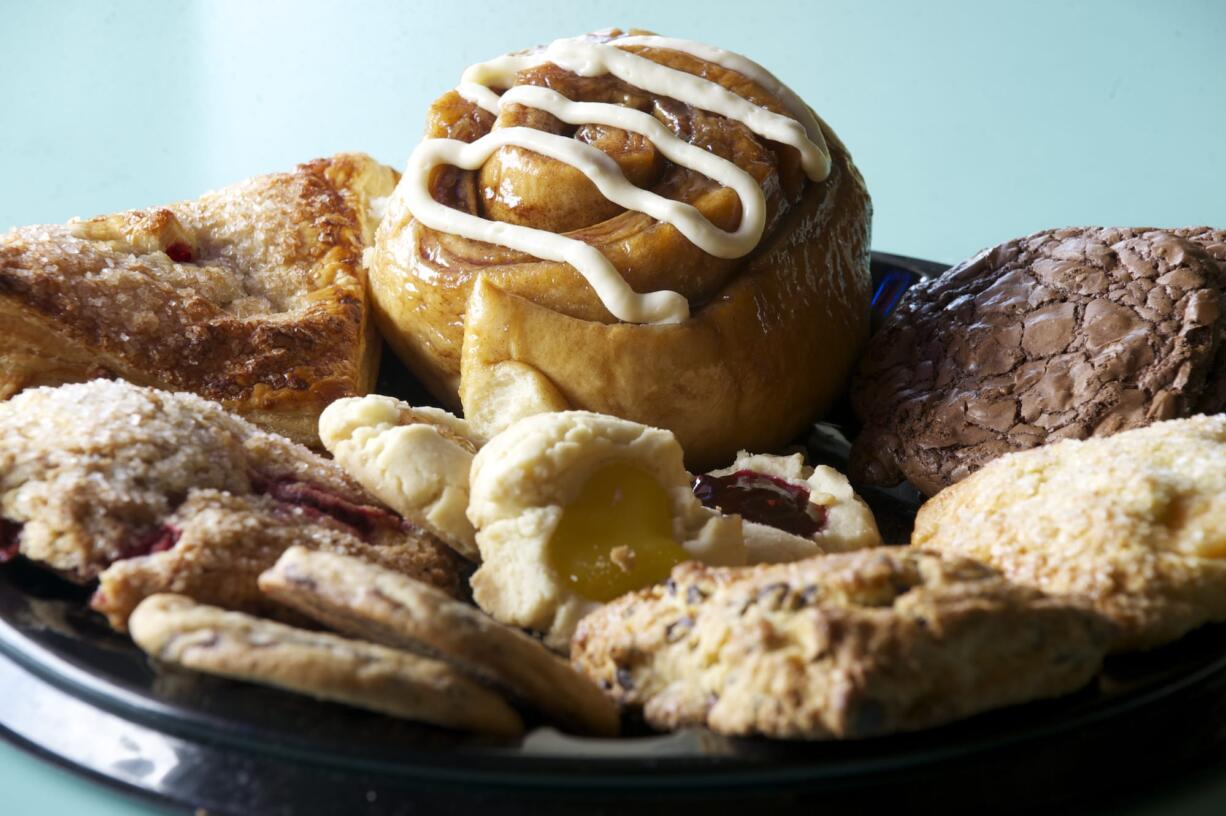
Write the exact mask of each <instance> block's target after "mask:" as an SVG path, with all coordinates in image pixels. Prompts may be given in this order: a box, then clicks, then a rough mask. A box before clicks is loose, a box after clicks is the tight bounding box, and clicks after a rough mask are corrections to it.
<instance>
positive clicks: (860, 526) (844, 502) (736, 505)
mask: <svg viewBox="0 0 1226 816" xmlns="http://www.w3.org/2000/svg"><path fill="white" fill-rule="evenodd" d="M694 495H695V496H697V497H698V498H699V500H701V501H702V503H703V504H705V505H706V506H708V507H712V508H715V509H717V510H719V511H720V512H723V513H736V514H738V515H740V516H741V518H742V520H743V522H744V531H745V550H746V553H747V556H748V557H747V563H750V564H779V563H783V562H784V561H799V560H800V559H802V558H809V557H811V556H814V555H818V554H820V553H827V552H847V551H848V550H860V549H864V548H865V547H876V546H879V545H880V544H881V535H880V533H878V532H877V522H876V521H875V520H874V519H873V512H872V511H871V510H869V508H868V505H867V504H865V503H864V501H863V500H862V499H861V498H860V497H859V496H857V495H856V493H855V491H854V490H852V488H851V485H850V484H849V483H848V481H847V477H846V476H844V475H843V474H842V473H839V472H838V471H837V470H835V469H834V468H832V467H828V466H826V465H819V466H818V467H815V468H813V467H809V466H808V465H806V464H805V458H804V455H803V454H800V453H794V454H792V455H791V456H774V455H771V454H761V453H760V454H750V453H748V452H746V451H741V452H740V453H739V454H737V457H736V461H734V462H733V463H732V465H731V466H729V467H726V468H723V469H722V470H713V471H711V472H710V473H704V474H702V475H701V476H698V477H697V478H696V479H695V480H694Z"/></svg>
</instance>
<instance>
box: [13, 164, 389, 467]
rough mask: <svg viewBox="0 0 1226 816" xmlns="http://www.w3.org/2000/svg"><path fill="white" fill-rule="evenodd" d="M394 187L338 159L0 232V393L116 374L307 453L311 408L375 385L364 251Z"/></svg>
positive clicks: (375, 167) (378, 170) (312, 440)
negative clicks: (224, 413)
mask: <svg viewBox="0 0 1226 816" xmlns="http://www.w3.org/2000/svg"><path fill="white" fill-rule="evenodd" d="M396 179H397V174H396V172H395V171H394V170H392V169H391V168H389V167H385V166H383V165H381V164H379V163H378V162H376V161H374V160H373V159H371V158H370V157H369V156H365V155H362V154H356V153H355V154H341V155H338V156H334V157H332V158H330V159H318V160H316V161H311V162H307V163H305V164H301V165H299V166H298V167H297V168H295V169H294V170H293V171H291V172H288V173H274V174H271V175H266V176H259V177H257V178H253V179H249V180H247V181H244V182H241V183H239V184H235V185H233V186H231V187H226V188H224V189H222V190H218V191H216V192H211V193H207V194H205V195H203V196H201V197H200V198H198V199H196V200H194V201H184V202H180V203H177V204H170V205H167V206H165V207H155V208H151V209H147V210H132V211H129V212H123V213H117V214H115V215H106V216H100V217H97V218H91V219H88V220H83V221H82V220H74V221H70V222H69V223H67V224H62V225H42V226H31V227H21V228H18V229H15V230H13V231H12V232H9V233H8V234H6V235H3V236H0V399H5V398H8V397H10V396H12V395H13V394H15V393H17V392H19V391H21V390H22V389H25V388H30V387H33V386H39V385H60V384H62V383H70V382H81V381H84V380H90V379H94V378H96V377H119V378H122V379H125V380H129V381H131V382H135V383H139V384H142V385H152V386H157V387H160V388H166V389H170V390H176V391H193V392H195V393H197V394H200V395H201V396H204V397H207V398H209V399H212V400H216V401H218V402H221V403H222V404H224V405H225V406H226V407H227V408H230V409H231V410H234V411H237V412H238V413H240V414H243V415H244V416H246V417H247V418H248V419H250V420H251V421H253V422H255V423H256V424H257V425H260V426H262V427H264V428H267V429H269V430H272V431H276V432H277V433H281V434H283V435H285V436H288V437H290V438H291V439H294V440H295V441H298V442H302V443H304V444H309V445H313V446H314V445H318V436H317V435H316V422H317V420H318V417H319V413H320V411H322V410H323V408H324V407H325V406H326V405H327V404H328V403H330V402H331V401H332V400H334V399H337V398H338V397H343V396H348V395H352V394H364V393H366V392H367V391H368V390H369V389H370V387H371V385H372V384H373V382H374V377H375V373H376V367H377V364H378V338H377V336H376V334H375V331H374V328H373V324H372V321H371V318H370V310H369V307H368V303H367V294H366V271H365V267H364V266H363V262H362V254H363V251H364V249H365V247H366V246H367V244H368V242H370V241H371V239H372V238H373V234H374V230H375V227H376V226H377V223H378V220H377V216H378V212H379V210H380V202H381V200H382V198H383V197H385V196H387V195H388V194H390V193H391V191H392V189H393V187H394V186H395V183H396Z"/></svg>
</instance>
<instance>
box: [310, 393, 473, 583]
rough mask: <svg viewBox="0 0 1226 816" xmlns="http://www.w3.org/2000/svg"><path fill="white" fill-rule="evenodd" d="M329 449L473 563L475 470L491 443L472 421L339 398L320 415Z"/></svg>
mask: <svg viewBox="0 0 1226 816" xmlns="http://www.w3.org/2000/svg"><path fill="white" fill-rule="evenodd" d="M319 437H320V440H321V441H322V442H323V444H324V447H326V448H327V449H328V451H329V452H330V453H331V454H332V456H333V457H335V459H336V461H337V462H338V463H339V464H340V465H341V467H343V468H345V470H346V471H348V473H349V474H350V475H351V476H353V478H355V479H357V480H358V481H359V482H360V483H361V484H362V486H363V487H365V488H366V489H367V490H369V491H370V492H371V493H372V494H374V495H375V496H377V497H379V499H380V500H382V501H384V502H386V503H387V504H388V506H389V507H391V508H392V509H394V510H395V511H396V512H398V513H400V514H401V515H402V516H404V517H405V518H407V519H411V520H412V521H413V522H414V523H416V524H419V525H421V526H422V527H425V528H426V529H427V530H430V532H432V533H434V534H435V535H437V536H438V537H439V538H441V539H442V540H443V541H444V542H446V543H447V544H448V545H449V546H450V547H451V548H452V549H454V550H455V551H456V552H458V553H460V554H461V555H463V556H464V557H465V558H467V559H469V560H471V561H478V560H480V557H481V556H480V553H479V551H478V550H477V542H476V532H475V531H474V530H473V526H472V523H471V522H470V521H469V520H468V516H467V515H466V512H467V510H468V473H469V470H470V469H471V468H472V460H473V455H474V454H475V453H476V451H477V448H478V447H479V446H480V444H481V443H482V442H483V441H484V440H483V439H482V438H481V437H480V436H479V435H477V434H476V433H475V432H474V431H473V430H472V426H471V425H470V424H469V423H468V422H467V421H465V420H463V419H459V418H457V417H455V416H452V415H451V414H449V413H447V412H446V411H443V410H441V409H439V408H429V407H424V408H414V407H412V406H410V405H408V404H406V403H404V402H401V401H399V400H396V399H392V398H391V397H384V396H379V395H376V394H371V395H368V396H365V397H350V398H346V399H339V400H337V401H336V402H334V403H332V404H331V405H329V406H328V407H327V408H326V409H325V410H324V412H323V413H322V414H321V415H320V417H319Z"/></svg>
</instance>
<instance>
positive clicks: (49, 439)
mask: <svg viewBox="0 0 1226 816" xmlns="http://www.w3.org/2000/svg"><path fill="white" fill-rule="evenodd" d="M0 518H2V519H4V521H5V524H4V530H5V542H4V543H5V545H6V546H5V547H4V549H3V552H4V553H5V554H6V555H16V554H18V553H19V554H21V555H23V556H25V557H26V558H29V559H30V560H32V561H36V562H38V563H40V564H43V565H45V566H46V567H48V568H50V569H52V570H55V571H56V572H58V573H59V574H61V575H64V576H65V577H67V578H69V579H71V580H74V581H77V582H80V583H88V582H90V581H92V580H93V579H95V578H100V588H99V592H98V593H97V594H96V596H95V598H94V606H95V608H97V609H98V610H99V611H101V612H103V613H105V614H106V615H107V616H108V617H109V618H110V620H111V623H112V625H114V626H116V627H117V628H122V627H123V625H124V622H125V620H126V619H127V616H128V614H129V613H130V612H131V610H132V609H133V608H134V607H135V606H136V604H137V603H139V602H140V600H141V599H143V598H144V597H146V596H148V595H152V594H156V593H158V592H176V593H179V594H184V595H189V596H191V597H194V598H195V599H197V600H199V601H202V602H206V603H210V604H215V605H219V606H226V607H229V608H233V609H239V610H243V611H248V612H254V613H257V614H262V615H277V614H279V611H278V609H276V608H273V604H272V603H271V602H270V601H269V600H268V599H267V598H266V597H265V596H264V595H263V594H262V593H260V591H259V587H258V586H257V585H256V579H257V578H258V576H259V574H260V572H262V571H264V570H265V569H267V568H268V567H270V566H272V565H273V563H275V562H276V560H277V557H278V556H279V555H280V554H281V553H282V552H284V551H285V550H286V549H288V548H289V547H290V546H292V545H294V544H299V545H302V546H307V547H312V548H315V549H328V550H333V551H338V552H345V553H349V554H352V555H361V556H363V557H368V558H372V559H375V560H378V561H379V562H380V563H382V564H384V565H385V566H389V567H391V568H394V569H399V570H401V571H404V572H406V573H407V574H410V575H412V576H414V577H416V578H419V579H421V580H424V581H427V582H429V583H431V584H433V585H435V586H438V587H441V588H443V589H444V590H446V591H448V592H452V593H455V594H462V593H463V592H464V591H465V586H464V583H465V577H466V570H465V568H464V562H463V561H462V559H460V557H459V556H457V555H455V554H454V553H453V552H452V551H451V550H450V549H449V548H448V547H447V546H446V545H444V544H443V543H442V542H441V541H439V540H438V539H436V538H435V537H433V536H432V535H430V534H429V533H428V532H426V531H425V530H422V529H420V528H417V527H415V526H413V525H412V524H409V523H407V522H406V521H405V520H404V519H403V518H401V517H400V516H399V515H397V514H396V513H394V512H393V511H392V510H390V509H389V508H387V507H386V506H385V505H383V504H381V503H380V502H379V501H378V500H377V499H376V498H374V497H373V496H371V495H370V494H368V493H366V491H364V490H363V489H362V488H361V487H360V486H359V485H357V484H356V483H354V482H353V481H352V480H351V479H350V478H349V477H348V476H347V475H346V474H345V472H344V471H343V470H341V468H340V467H339V466H338V465H337V464H336V463H335V462H332V461H331V460H328V459H325V458H323V457H322V456H319V455H317V454H315V453H313V452H311V451H310V450H309V449H307V448H305V447H303V446H301V445H297V444H295V443H293V442H291V441H290V440H288V439H286V438H284V437H282V436H278V435H276V434H271V433H268V432H266V431H262V430H260V429H259V428H257V427H255V426H254V425H252V424H251V423H250V422H247V421H246V420H244V419H242V418H241V417H237V416H234V415H233V414H230V413H229V412H227V411H226V410H225V409H224V408H222V407H221V406H220V405H218V404H216V403H214V402H209V401H207V400H204V399H201V398H200V397H198V396H196V395H194V394H186V393H178V394H172V393H168V392H166V391H159V390H157V389H153V388H142V387H140V386H136V385H132V384H131V383H126V382H123V381H117V380H94V381H92V382H88V383H75V384H72V385H63V386H60V387H59V388H34V389H30V390H27V391H24V392H22V393H21V394H18V395H17V396H16V397H14V398H13V399H11V400H8V401H7V402H0ZM281 609H284V608H281Z"/></svg>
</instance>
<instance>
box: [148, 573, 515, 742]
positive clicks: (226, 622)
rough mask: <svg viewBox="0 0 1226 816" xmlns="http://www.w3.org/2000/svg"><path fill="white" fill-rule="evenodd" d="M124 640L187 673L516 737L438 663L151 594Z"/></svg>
mask: <svg viewBox="0 0 1226 816" xmlns="http://www.w3.org/2000/svg"><path fill="white" fill-rule="evenodd" d="M131 623H132V639H133V640H135V641H136V643H137V645H138V646H140V647H141V649H143V650H144V651H146V652H147V653H149V654H150V655H151V656H152V657H154V658H156V659H158V660H160V661H163V662H165V663H171V664H174V665H178V666H182V667H184V668H187V669H192V670H194V671H200V672H205V673H206V674H215V675H220V676H222V677H230V678H234V679H236V680H247V681H249V682H253V683H260V684H262V685H266V686H275V687H277V688H282V689H287V690H289V691H294V692H298V693H300V694H306V695H309V696H311V697H316V698H318V699H321V700H330V701H333V702H339V703H345V704H347V705H352V706H357V707H359V708H366V709H370V710H371V711H378V712H381V713H384V714H391V715H393V716H396V717H404V718H405V719H410V720H418V721H420V722H427V723H433V724H434V725H441V726H444V727H447V728H456V729H461V730H465V731H481V732H487V733H491V734H499V735H504V736H516V735H518V734H519V733H521V732H522V730H523V723H522V721H521V720H520V718H519V715H518V714H516V713H515V710H514V709H512V708H511V707H510V706H509V705H508V704H507V703H506V702H505V701H504V700H503V699H502V698H500V697H499V696H498V695H497V694H495V693H494V692H492V691H490V690H489V689H487V688H484V687H483V686H481V685H479V684H477V683H475V682H473V681H472V680H469V679H468V678H467V677H465V676H464V675H463V674H462V673H460V672H459V671H457V670H455V669H453V668H451V667H450V666H448V665H447V664H445V663H442V662H440V661H437V660H432V659H430V658H426V657H422V656H420V655H415V654H409V653H407V652H401V651H397V650H395V649H388V648H386V647H383V646H376V645H375V644H373V643H364V642H362V641H358V640H348V639H346V638H342V637H337V636H336V635H330V634H326V633H323V632H309V631H306V630H303V629H295V628H293V627H290V626H285V625H283V624H279V623H273V622H272V621H267V620H262V619H260V618H256V617H252V616H250V615H245V614H243V613H241V612H227V611H225V610H222V609H218V608H217V607H214V606H206V605H203V604H198V603H196V602H195V601H193V600H191V599H190V598H186V597H184V596H182V595H154V596H152V597H150V598H147V599H146V600H145V601H144V602H142V603H141V605H140V606H139V607H137V609H136V611H135V612H133V613H132V621H131Z"/></svg>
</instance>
